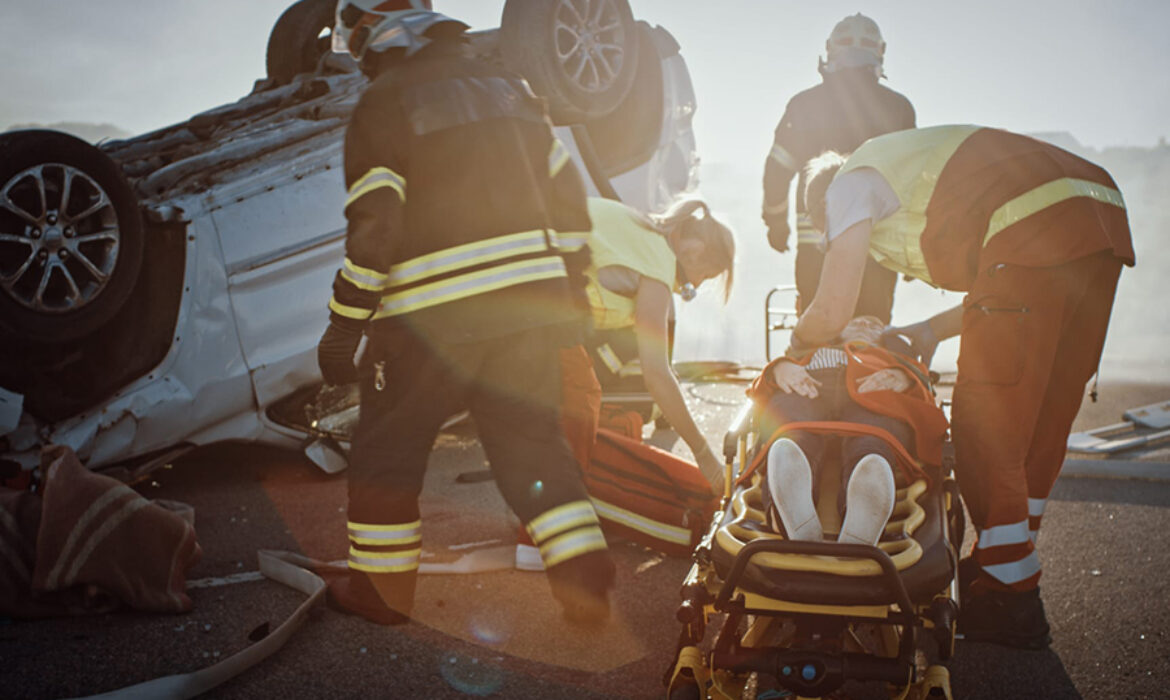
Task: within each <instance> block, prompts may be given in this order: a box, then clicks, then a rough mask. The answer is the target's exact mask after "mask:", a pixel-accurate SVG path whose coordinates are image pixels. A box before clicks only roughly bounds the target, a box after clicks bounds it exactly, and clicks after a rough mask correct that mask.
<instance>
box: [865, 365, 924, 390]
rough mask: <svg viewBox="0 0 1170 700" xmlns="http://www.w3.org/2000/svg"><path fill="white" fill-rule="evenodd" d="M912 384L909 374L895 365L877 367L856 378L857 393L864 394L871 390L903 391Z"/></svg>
mask: <svg viewBox="0 0 1170 700" xmlns="http://www.w3.org/2000/svg"><path fill="white" fill-rule="evenodd" d="M912 385H913V382H912V381H911V380H910V375H908V374H906V373H905V372H904V371H902V370H900V369H898V368H897V367H887V368H886V369H879V370H878V371H876V372H874V373H873V374H871V375H869V376H866V377H862V378H860V379H858V380H857V393H859V394H866V393H869V392H871V391H896V392H899V393H901V392H903V391H906V390H907V389H909V388H910V387H911V386H912Z"/></svg>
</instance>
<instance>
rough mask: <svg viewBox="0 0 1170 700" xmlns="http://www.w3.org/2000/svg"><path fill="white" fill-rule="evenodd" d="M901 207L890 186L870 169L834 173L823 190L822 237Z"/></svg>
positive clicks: (882, 215) (841, 231) (836, 233)
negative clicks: (831, 179) (823, 228)
mask: <svg viewBox="0 0 1170 700" xmlns="http://www.w3.org/2000/svg"><path fill="white" fill-rule="evenodd" d="M901 206H902V202H901V201H900V200H899V199H898V195H897V194H895V193H894V188H892V187H890V183H888V182H886V179H885V178H884V177H882V176H881V173H879V172H878V171H876V170H874V169H873V168H858V169H856V170H850V171H849V172H847V173H843V174H841V175H838V176H837V177H835V178H833V182H831V183H830V184H829V189H828V190H827V191H826V192H825V238H826V240H828V241H832V240H833V239H834V238H836V237H837V236H840V235H841V234H842V233H844V232H845V231H846V230H848V229H849V227H850V226H853V225H854V224H856V223H858V222H861V221H865V220H866V219H869V220H870V221H871V222H875V223H876V222H878V221H881V220H882V219H885V218H887V217H889V216H891V215H893V213H894V212H896V211H898V208H899V207H901Z"/></svg>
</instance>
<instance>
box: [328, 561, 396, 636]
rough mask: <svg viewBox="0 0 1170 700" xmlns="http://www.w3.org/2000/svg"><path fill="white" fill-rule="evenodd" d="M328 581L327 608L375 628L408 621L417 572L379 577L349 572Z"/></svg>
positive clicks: (378, 575) (376, 574)
mask: <svg viewBox="0 0 1170 700" xmlns="http://www.w3.org/2000/svg"><path fill="white" fill-rule="evenodd" d="M330 579H331V580H328V584H329V590H328V592H327V593H326V597H325V599H326V603H327V604H328V605H329V607H330V608H333V609H334V610H337V611H338V612H342V613H346V614H348V615H360V616H362V617H364V618H366V619H367V620H369V621H370V622H376V623H377V624H379V625H402V624H405V623H407V622H409V621H410V610H411V606H412V604H413V602H414V589H415V584H416V582H417V581H418V571H408V572H404V573H390V574H379V573H366V572H364V571H357V570H355V569H349V570H348V571H346V572H344V573H342V574H340V575H338V576H335V577H330Z"/></svg>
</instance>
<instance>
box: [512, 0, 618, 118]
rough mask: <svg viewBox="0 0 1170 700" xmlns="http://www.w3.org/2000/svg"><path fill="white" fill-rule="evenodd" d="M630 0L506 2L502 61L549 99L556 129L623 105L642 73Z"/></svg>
mask: <svg viewBox="0 0 1170 700" xmlns="http://www.w3.org/2000/svg"><path fill="white" fill-rule="evenodd" d="M638 49H639V41H638V32H637V27H636V25H635V23H634V16H633V13H632V12H631V11H630V5H629V3H628V2H627V1H626V0H507V3H506V4H505V5H504V14H503V18H502V19H501V22H500V54H501V56H502V57H503V58H504V61H505V63H506V64H507V65H508V66H509V67H510V68H512V69H513V70H515V71H517V72H519V73H520V74H521V75H523V76H524V77H525V78H527V79H528V82H529V83H531V84H532V89H533V90H534V91H535V92H536V93H537V94H538V95H541V96H543V97H545V98H547V99H548V102H549V111H550V113H551V116H552V118H553V121H554V122H556V123H558V124H573V123H579V122H585V121H588V120H590V119H597V118H598V117H602V116H605V115H606V114H609V113H610V112H611V111H613V110H614V108H616V107H617V106H618V105H619V104H620V103H621V101H622V100H623V99H624V98H625V96H626V94H627V93H628V92H629V90H630V85H631V84H632V83H633V81H634V74H635V72H636V71H637V67H638Z"/></svg>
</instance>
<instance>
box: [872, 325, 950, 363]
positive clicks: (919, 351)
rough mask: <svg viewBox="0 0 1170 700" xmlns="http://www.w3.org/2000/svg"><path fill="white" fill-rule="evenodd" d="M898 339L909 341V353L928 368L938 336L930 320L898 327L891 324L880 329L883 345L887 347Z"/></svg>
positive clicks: (936, 347)
mask: <svg viewBox="0 0 1170 700" xmlns="http://www.w3.org/2000/svg"><path fill="white" fill-rule="evenodd" d="M887 339H889V341H887ZM898 341H902V342H903V343H909V344H910V352H911V354H913V355H914V356H916V357H917V358H918V359H919V361H921V362H922V364H923V365H925V366H926V368H927V369H930V361H931V359H933V358H934V351H935V350H936V349H938V336H936V335H935V334H934V329H933V328H931V327H930V321H921V322H919V323H912V324H910V325H909V326H902V327H900V328H895V327H892V326H891V327H889V328H886V329H885V330H884V331H882V343H883V345H886V346H887V347H889V345H890V344H891V343H898Z"/></svg>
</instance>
